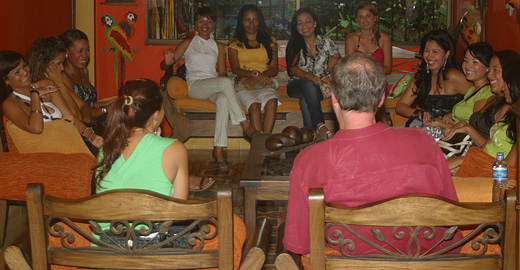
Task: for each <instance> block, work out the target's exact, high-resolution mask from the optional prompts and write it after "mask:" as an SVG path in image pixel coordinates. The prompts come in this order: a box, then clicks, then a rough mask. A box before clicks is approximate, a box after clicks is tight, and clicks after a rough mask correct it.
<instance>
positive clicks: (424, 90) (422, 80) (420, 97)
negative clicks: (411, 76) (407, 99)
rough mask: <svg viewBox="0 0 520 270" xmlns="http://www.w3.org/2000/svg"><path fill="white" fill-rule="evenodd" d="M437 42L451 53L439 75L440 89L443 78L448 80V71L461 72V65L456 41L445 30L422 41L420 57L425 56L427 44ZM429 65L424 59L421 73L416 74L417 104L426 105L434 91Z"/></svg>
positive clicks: (433, 33) (434, 31) (428, 35)
mask: <svg viewBox="0 0 520 270" xmlns="http://www.w3.org/2000/svg"><path fill="white" fill-rule="evenodd" d="M428 41H435V42H436V43H437V44H439V46H440V47H441V48H442V49H443V50H444V51H445V52H448V51H449V52H450V55H449V56H448V59H446V64H445V65H443V66H442V68H441V69H440V70H439V72H438V73H437V78H436V80H437V87H440V85H441V84H440V81H441V76H442V79H443V80H447V79H448V77H447V74H448V70H450V69H451V68H456V69H458V70H460V65H459V63H458V62H457V57H456V50H455V41H454V40H453V38H452V37H451V36H450V34H448V32H446V31H444V30H433V31H431V32H429V33H427V34H426V35H425V36H424V37H423V38H422V39H421V49H420V51H419V53H420V55H421V56H423V55H424V48H425V47H426V42H428ZM426 67H427V63H426V61H425V60H424V57H423V59H422V61H421V67H420V69H419V71H417V73H416V74H415V79H416V81H415V85H416V86H417V89H416V90H415V91H414V93H413V94H414V95H417V98H416V99H415V104H424V102H425V101H426V98H427V97H428V95H429V93H430V90H431V89H432V74H431V72H429V71H427V68H426Z"/></svg>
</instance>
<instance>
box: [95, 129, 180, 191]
mask: <svg viewBox="0 0 520 270" xmlns="http://www.w3.org/2000/svg"><path fill="white" fill-rule="evenodd" d="M175 141H176V139H171V138H163V137H159V136H155V135H153V134H147V135H145V136H144V137H143V138H142V139H141V141H140V142H139V144H137V146H136V147H135V149H134V152H132V154H131V155H130V157H128V160H125V158H124V157H123V155H121V156H120V157H119V158H118V159H117V160H116V161H115V162H114V164H112V168H111V169H110V171H109V172H108V173H107V174H106V176H105V178H103V180H101V182H100V183H101V187H97V189H96V193H100V192H103V191H108V190H112V189H123V188H132V189H144V190H149V191H153V192H157V193H160V194H163V195H166V196H172V195H173V185H172V183H171V182H170V181H169V180H168V178H166V175H164V171H163V168H162V153H163V151H164V149H165V148H166V147H168V145H170V144H172V143H173V142H175ZM103 156H104V152H103V150H101V151H99V160H102V159H103Z"/></svg>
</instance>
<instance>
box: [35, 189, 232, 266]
mask: <svg viewBox="0 0 520 270" xmlns="http://www.w3.org/2000/svg"><path fill="white" fill-rule="evenodd" d="M231 197H232V192H231V188H230V187H229V186H225V187H219V189H218V192H217V198H216V199H209V200H197V201H194V200H189V201H184V200H177V199H173V198H170V197H166V196H163V195H160V194H157V193H153V192H148V191H143V190H114V191H108V192H105V193H101V194H97V195H94V196H90V197H87V198H84V199H77V200H66V199H59V198H56V197H52V196H50V195H46V194H45V192H44V190H43V185H41V184H28V185H27V208H28V215H29V228H30V236H31V250H32V265H33V269H50V268H49V266H50V264H56V265H67V266H76V267H87V268H115V269H194V268H209V267H218V268H219V269H233V217H232V198H231ZM180 220H188V221H192V222H191V223H190V222H188V223H189V225H188V227H186V228H184V229H182V231H180V232H179V231H177V232H176V234H173V233H170V234H164V233H165V232H169V229H171V228H172V227H173V226H172V221H175V222H177V221H180ZM193 220H194V221H193ZM98 221H108V222H110V230H111V233H112V234H113V235H120V236H122V237H123V240H120V241H119V242H110V241H112V240H113V241H117V239H116V238H115V237H113V236H112V235H111V234H105V235H106V237H108V240H106V239H105V241H106V242H102V241H100V240H99V239H98V238H96V237H93V236H92V234H91V233H89V232H87V231H86V230H84V229H82V228H81V226H79V225H77V224H78V223H77V222H85V223H88V224H90V227H91V228H92V231H94V232H95V231H98V232H99V231H100V230H101V232H100V233H102V232H103V231H102V229H101V227H100V224H99V223H98ZM63 224H66V225H67V226H68V227H70V228H72V230H74V231H75V233H74V235H72V234H70V233H68V231H67V230H66V228H67V226H63ZM143 224H144V225H145V226H143ZM174 225H175V224H174ZM211 226H214V228H217V229H216V231H215V230H212V231H211V232H210V227H211ZM150 227H154V228H155V229H153V230H148V229H147V228H150ZM69 230H70V229H69ZM213 231H214V232H213ZM157 232H158V233H157ZM170 232H171V231H170ZM139 235H140V236H141V237H145V239H144V240H143V239H142V238H139ZM217 235H218V250H205V249H204V246H205V244H207V241H208V240H209V239H212V238H214V237H215V236H217ZM183 236H184V237H186V236H187V237H186V238H188V240H187V241H188V243H189V244H190V245H195V242H197V243H198V247H197V246H195V247H196V248H193V249H192V248H189V249H184V248H179V247H171V243H172V242H175V241H176V240H177V241H179V238H182V237H183ZM50 237H56V238H58V239H59V240H60V241H61V244H62V246H63V247H55V246H49V238H50ZM80 237H81V238H85V239H87V240H88V242H90V243H93V244H95V245H97V246H95V245H86V246H82V247H73V242H74V241H75V240H78V239H77V238H80ZM125 237H126V238H125ZM124 239H126V240H124ZM141 241H143V242H141ZM140 242H141V243H140ZM175 243H177V242H175ZM168 244H170V246H168ZM163 246H164V247H163ZM160 247H162V248H160Z"/></svg>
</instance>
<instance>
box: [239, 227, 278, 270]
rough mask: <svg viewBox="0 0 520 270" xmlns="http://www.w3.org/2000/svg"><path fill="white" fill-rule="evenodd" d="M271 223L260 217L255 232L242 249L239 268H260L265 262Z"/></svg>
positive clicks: (252, 269) (269, 240)
mask: <svg viewBox="0 0 520 270" xmlns="http://www.w3.org/2000/svg"><path fill="white" fill-rule="evenodd" d="M272 230H273V224H272V223H271V221H269V219H267V218H261V219H260V220H258V222H257V223H256V228H255V233H254V234H252V235H251V236H250V237H249V239H248V240H247V242H246V243H245V245H244V248H243V250H242V263H241V264H240V268H239V270H241V269H248V270H249V269H251V270H255V269H258V270H260V269H261V268H262V266H263V265H264V262H265V257H266V256H267V250H268V249H269V245H270V243H271V232H272Z"/></svg>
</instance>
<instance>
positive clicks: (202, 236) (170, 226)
mask: <svg viewBox="0 0 520 270" xmlns="http://www.w3.org/2000/svg"><path fill="white" fill-rule="evenodd" d="M107 223H108V222H107ZM63 224H66V225H67V226H69V227H70V228H71V229H72V231H74V233H73V232H72V231H67V230H66V229H65V226H64V225H63ZM89 224H90V228H91V229H92V232H93V233H94V234H97V235H99V236H98V237H95V236H94V235H93V234H91V233H90V232H88V231H85V229H83V228H81V227H80V226H78V224H76V223H75V222H73V221H71V220H70V219H68V218H66V217H52V216H50V217H48V218H47V221H46V225H47V226H46V227H47V231H48V233H49V234H50V236H53V237H56V238H60V242H61V245H62V246H63V247H64V248H66V249H71V250H98V251H110V252H116V253H117V252H124V253H150V252H153V251H156V250H157V249H161V251H184V252H192V251H199V250H201V249H202V248H203V247H204V241H205V240H209V239H213V238H214V237H215V236H216V235H217V233H218V222H217V220H216V219H215V218H209V219H197V220H195V221H192V222H191V223H190V224H189V225H187V226H175V223H174V221H173V220H169V221H164V222H161V223H156V222H151V221H139V220H136V221H127V220H114V221H111V222H110V227H109V229H108V230H105V231H104V230H103V229H102V227H101V225H100V223H98V222H97V221H94V220H90V221H89ZM210 225H211V226H213V227H215V228H216V229H215V230H214V232H213V233H210V231H211V230H210ZM79 236H81V237H82V238H84V239H85V240H87V241H88V242H90V243H92V244H94V245H95V246H94V245H93V246H82V247H77V246H74V243H75V242H76V237H79ZM100 239H104V241H102V240H100ZM176 241H177V242H176ZM135 243H137V244H135ZM197 243H200V245H198V246H197V248H196V249H193V247H194V246H196V245H197ZM177 246H181V247H177Z"/></svg>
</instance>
